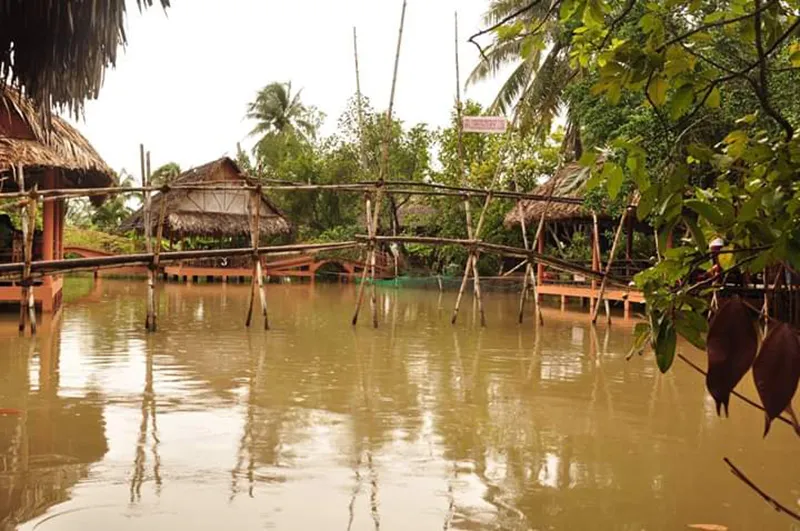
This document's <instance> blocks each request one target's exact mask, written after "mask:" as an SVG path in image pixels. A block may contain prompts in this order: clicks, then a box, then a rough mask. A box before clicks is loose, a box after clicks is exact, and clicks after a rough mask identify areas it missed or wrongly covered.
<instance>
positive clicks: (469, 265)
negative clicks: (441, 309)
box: [450, 253, 473, 324]
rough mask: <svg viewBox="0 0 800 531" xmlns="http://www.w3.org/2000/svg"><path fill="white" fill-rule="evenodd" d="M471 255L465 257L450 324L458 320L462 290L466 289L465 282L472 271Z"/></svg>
mask: <svg viewBox="0 0 800 531" xmlns="http://www.w3.org/2000/svg"><path fill="white" fill-rule="evenodd" d="M472 257H473V255H472V253H470V254H469V255H468V256H467V264H466V265H465V266H464V276H463V277H462V278H461V287H460V288H459V289H458V295H457V296H456V304H455V306H454V307H453V316H452V317H451V318H450V324H456V320H457V319H458V309H459V308H460V307H461V299H462V297H463V296H464V290H465V289H466V287H467V281H468V280H469V274H470V272H471V271H473V267H472Z"/></svg>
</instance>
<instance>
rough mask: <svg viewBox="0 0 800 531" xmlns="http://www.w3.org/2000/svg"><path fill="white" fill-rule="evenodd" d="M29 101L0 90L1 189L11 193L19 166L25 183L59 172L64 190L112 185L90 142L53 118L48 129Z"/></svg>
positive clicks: (112, 179)
mask: <svg viewBox="0 0 800 531" xmlns="http://www.w3.org/2000/svg"><path fill="white" fill-rule="evenodd" d="M42 123H43V120H42V117H41V116H40V114H39V113H38V112H37V111H36V109H35V108H34V106H33V104H32V103H31V101H30V100H29V99H28V98H26V97H25V96H22V95H21V94H20V93H19V92H18V91H16V90H14V89H11V88H8V87H6V88H3V89H0V189H2V190H3V191H13V190H16V189H17V183H16V182H15V179H14V177H13V174H12V171H13V169H14V168H16V167H19V166H20V165H22V167H23V169H24V173H25V177H26V178H25V181H26V183H37V182H40V179H41V178H42V177H43V175H44V172H43V170H45V169H49V168H54V169H58V170H61V175H62V177H63V181H62V182H61V183H60V184H59V187H63V188H100V187H107V186H113V185H114V183H115V180H116V178H115V174H114V171H113V170H112V169H111V168H109V167H108V165H107V164H106V163H105V162H104V161H103V159H101V158H100V155H98V154H97V151H95V150H94V148H93V147H92V145H91V144H89V141H88V140H86V138H84V136H83V135H81V134H80V133H79V132H78V131H77V130H76V129H75V128H74V127H72V126H71V125H69V124H68V123H67V122H65V121H64V120H62V119H61V118H59V117H58V116H53V117H52V121H51V123H50V129H49V130H46V129H44V127H43V126H42Z"/></svg>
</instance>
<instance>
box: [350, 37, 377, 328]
mask: <svg viewBox="0 0 800 531" xmlns="http://www.w3.org/2000/svg"><path fill="white" fill-rule="evenodd" d="M353 59H354V62H355V68H356V98H357V104H358V113H357V116H358V135H359V144H360V148H361V149H360V151H361V170H362V171H364V172H365V173H366V172H367V171H368V168H367V151H366V147H365V143H364V108H363V102H362V99H361V74H360V70H359V67H358V34H357V32H356V28H353ZM366 226H367V234H368V235H369V236H370V238H371V237H372V235H373V233H372V203H371V201H370V197H369V195H367V196H366ZM372 249H373V247H372V243H370V247H369V248H368V250H367V254H366V256H365V258H364V269H363V270H362V271H361V282H360V283H359V284H358V294H357V295H356V309H355V311H354V312H353V318H352V319H351V321H350V322H351V324H352V325H353V326H355V325H356V324H357V323H358V313H359V312H360V311H361V304H362V302H363V300H364V284H365V283H366V281H367V274H368V272H369V264H370V258H371V256H372Z"/></svg>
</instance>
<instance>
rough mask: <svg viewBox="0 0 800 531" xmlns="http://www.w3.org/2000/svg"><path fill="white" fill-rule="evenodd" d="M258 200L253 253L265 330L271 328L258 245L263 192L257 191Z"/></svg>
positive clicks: (256, 200)
mask: <svg viewBox="0 0 800 531" xmlns="http://www.w3.org/2000/svg"><path fill="white" fill-rule="evenodd" d="M254 195H255V202H256V233H255V238H254V240H253V254H254V258H255V262H256V271H255V273H256V278H257V279H258V294H259V298H260V299H261V315H262V316H263V317H264V330H269V312H268V311H267V289H266V286H265V285H264V271H263V269H262V267H261V257H260V256H259V254H258V247H259V244H260V243H261V192H260V191H259V192H255V194H254Z"/></svg>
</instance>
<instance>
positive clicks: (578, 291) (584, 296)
mask: <svg viewBox="0 0 800 531" xmlns="http://www.w3.org/2000/svg"><path fill="white" fill-rule="evenodd" d="M537 288H538V291H539V295H540V296H541V295H555V296H558V297H561V307H562V308H564V307H565V306H566V304H567V301H568V299H569V298H577V299H581V300H588V301H589V305H590V306H594V303H595V300H597V296H598V295H599V291H600V290H599V287H597V288H596V287H594V286H592V285H591V284H559V283H548V282H545V283H544V284H539V285H538V286H537ZM603 298H604V299H606V300H609V301H617V302H622V303H623V306H624V309H625V317H630V314H631V304H644V294H643V293H642V292H641V291H639V290H638V289H635V288H631V289H630V290H623V289H620V288H606V290H605V292H604V294H603Z"/></svg>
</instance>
